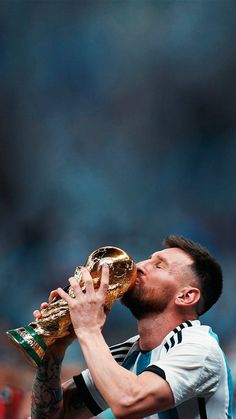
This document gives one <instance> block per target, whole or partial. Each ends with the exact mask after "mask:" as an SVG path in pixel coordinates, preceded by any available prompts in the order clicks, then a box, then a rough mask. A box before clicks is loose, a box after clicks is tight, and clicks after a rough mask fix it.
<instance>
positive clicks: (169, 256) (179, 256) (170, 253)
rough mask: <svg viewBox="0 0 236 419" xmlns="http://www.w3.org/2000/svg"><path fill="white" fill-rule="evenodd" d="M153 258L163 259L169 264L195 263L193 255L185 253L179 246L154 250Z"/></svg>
mask: <svg viewBox="0 0 236 419" xmlns="http://www.w3.org/2000/svg"><path fill="white" fill-rule="evenodd" d="M151 258H152V259H163V260H165V261H166V262H167V263H168V264H169V265H172V264H179V265H190V264H192V263H193V260H192V258H191V256H190V255H188V254H187V253H185V252H184V251H183V250H182V249H179V248H177V247H171V248H168V249H163V250H159V251H157V252H154V253H153V254H152V256H151Z"/></svg>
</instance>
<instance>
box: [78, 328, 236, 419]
mask: <svg viewBox="0 0 236 419" xmlns="http://www.w3.org/2000/svg"><path fill="white" fill-rule="evenodd" d="M110 351H111V354H112V356H113V357H114V359H115V360H116V361H117V362H118V363H119V364H120V365H121V366H123V367H124V368H126V369H128V370H130V371H131V372H133V373H134V374H136V375H138V374H141V373H142V372H144V371H151V372H153V373H154V374H157V375H158V376H160V377H161V378H163V379H164V380H166V381H167V382H168V384H169V386H170V388H171V390H172V393H173V397H174V402H175V407H174V408H173V409H171V410H166V411H165V412H161V413H160V412H159V413H156V414H153V415H151V416H148V417H146V418H148V419H233V407H232V405H233V384H232V376H231V373H230V370H229V367H228V364H227V360H226V358H225V355H224V353H223V351H222V349H221V348H220V346H219V342H218V338H217V335H215V334H214V333H213V332H212V329H211V328H210V327H209V326H204V325H201V323H200V321H199V320H194V321H189V320H188V321H186V322H183V323H182V324H180V325H179V326H178V327H176V328H175V329H174V330H172V331H171V332H170V333H169V334H168V335H167V336H166V337H165V338H164V339H163V341H162V343H161V344H160V345H159V346H157V347H156V348H154V349H153V350H152V351H148V352H144V351H141V350H140V348H139V336H134V337H132V338H131V339H128V340H127V341H125V342H123V343H120V344H118V345H114V346H111V347H110ZM74 381H75V384H76V385H77V387H78V389H79V391H80V394H81V393H82V394H83V397H84V401H85V403H86V404H87V407H88V408H89V409H90V411H91V412H92V413H93V415H94V416H96V417H98V418H99V419H110V418H114V416H113V414H112V411H111V409H109V407H108V406H107V404H106V402H105V400H104V399H103V397H102V396H101V394H100V393H99V391H98V390H97V388H96V386H95V385H94V382H93V379H92V376H91V374H90V372H89V370H85V371H83V372H82V373H81V374H80V375H79V376H75V377H74ZM108 385H109V383H108Z"/></svg>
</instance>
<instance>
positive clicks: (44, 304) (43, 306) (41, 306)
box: [40, 302, 49, 310]
mask: <svg viewBox="0 0 236 419" xmlns="http://www.w3.org/2000/svg"><path fill="white" fill-rule="evenodd" d="M48 306H49V304H48V303H46V302H44V303H42V304H41V305H40V310H42V309H44V308H47V307H48Z"/></svg>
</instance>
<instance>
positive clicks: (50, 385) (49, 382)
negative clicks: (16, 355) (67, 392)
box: [31, 357, 63, 419]
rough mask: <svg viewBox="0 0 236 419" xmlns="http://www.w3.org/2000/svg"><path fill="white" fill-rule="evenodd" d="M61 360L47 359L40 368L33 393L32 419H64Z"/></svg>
mask: <svg viewBox="0 0 236 419" xmlns="http://www.w3.org/2000/svg"><path fill="white" fill-rule="evenodd" d="M60 373H61V360H58V359H56V358H55V357H54V358H53V357H51V358H48V359H47V358H45V359H44V360H43V362H42V365H41V366H40V367H39V368H38V370H37V373H36V378H35V381H34V384H33V391H32V410H31V418H32V419H47V418H50V419H62V418H63V392H62V387H61V382H60Z"/></svg>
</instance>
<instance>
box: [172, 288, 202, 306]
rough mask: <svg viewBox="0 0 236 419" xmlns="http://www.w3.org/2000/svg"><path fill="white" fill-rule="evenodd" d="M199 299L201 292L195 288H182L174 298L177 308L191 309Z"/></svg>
mask: <svg viewBox="0 0 236 419" xmlns="http://www.w3.org/2000/svg"><path fill="white" fill-rule="evenodd" d="M200 298H201V291H200V290H199V288H195V287H185V288H183V289H182V290H181V291H180V292H179V293H178V294H177V296H176V298H175V304H176V305H177V306H182V307H183V306H184V307H191V306H194V305H196V304H197V303H198V302H199V300H200Z"/></svg>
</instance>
